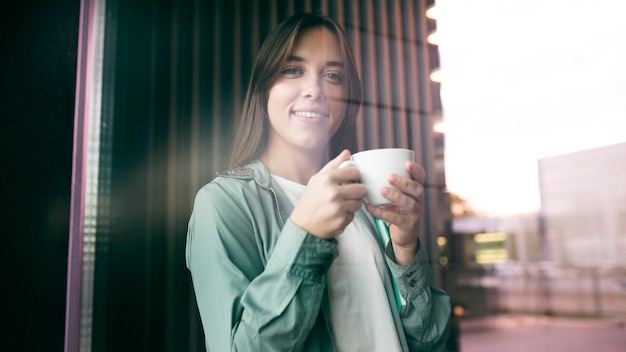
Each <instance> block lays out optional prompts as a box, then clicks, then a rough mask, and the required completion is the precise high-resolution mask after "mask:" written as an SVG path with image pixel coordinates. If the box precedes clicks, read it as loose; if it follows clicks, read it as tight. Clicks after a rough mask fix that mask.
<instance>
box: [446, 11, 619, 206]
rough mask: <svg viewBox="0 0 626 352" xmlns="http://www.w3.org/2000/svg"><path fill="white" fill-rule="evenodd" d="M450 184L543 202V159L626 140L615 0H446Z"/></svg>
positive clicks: (488, 197) (494, 197)
mask: <svg viewBox="0 0 626 352" xmlns="http://www.w3.org/2000/svg"><path fill="white" fill-rule="evenodd" d="M436 11H437V12H436V13H437V18H436V20H437V35H438V41H439V55H440V67H441V77H442V83H441V99H442V104H443V125H444V129H445V133H446V137H445V143H446V151H445V158H446V164H445V166H446V183H447V188H448V190H449V191H450V192H452V193H456V194H458V195H459V196H461V197H462V198H464V199H466V200H467V201H468V202H469V204H470V206H471V207H472V208H473V209H474V210H476V211H478V212H480V213H482V214H484V215H491V216H498V215H512V214H522V213H530V212H534V211H537V210H539V208H540V198H539V186H538V174H537V173H538V171H537V163H538V160H540V159H543V158H546V157H551V156H557V155H562V154H568V153H573V152H577V151H582V150H586V149H592V148H598V147H602V146H608V145H612V144H617V143H624V142H626V21H624V19H623V17H624V11H623V9H622V5H621V1H613V0H594V1H581V0H518V1H516V0H466V1H463V0H437V1H436Z"/></svg>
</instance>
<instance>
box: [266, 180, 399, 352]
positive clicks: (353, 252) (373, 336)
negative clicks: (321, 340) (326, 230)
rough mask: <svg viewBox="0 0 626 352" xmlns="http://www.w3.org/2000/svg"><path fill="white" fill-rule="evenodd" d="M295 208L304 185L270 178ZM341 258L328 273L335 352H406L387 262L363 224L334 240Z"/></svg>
mask: <svg viewBox="0 0 626 352" xmlns="http://www.w3.org/2000/svg"><path fill="white" fill-rule="evenodd" d="M272 177H273V178H274V180H276V181H277V182H278V184H279V185H280V186H281V188H282V189H283V191H284V192H285V194H286V195H287V198H288V199H289V200H290V201H291V202H292V203H293V204H294V205H295V204H296V202H297V201H298V199H300V197H301V196H302V194H303V193H304V190H305V188H306V186H304V185H301V184H299V183H296V182H293V181H290V180H287V179H285V178H282V177H279V176H276V175H272ZM336 239H337V241H338V252H339V255H338V256H337V258H335V260H334V261H333V263H332V265H331V266H330V269H329V271H328V279H327V284H328V294H329V298H330V311H331V320H332V324H333V336H334V339H335V345H336V347H337V351H390V352H392V351H402V348H401V346H400V341H399V340H398V334H397V332H396V328H395V325H394V322H393V316H392V314H391V308H390V305H389V302H388V300H387V295H386V293H385V287H384V285H383V282H384V272H385V270H387V264H386V262H385V258H384V257H383V254H382V253H381V251H380V248H379V247H378V244H377V242H376V240H375V239H374V237H373V236H372V234H370V233H369V231H368V229H367V227H366V225H365V224H363V223H362V222H361V221H358V219H357V218H355V221H352V222H351V223H350V225H348V226H347V227H346V229H345V230H344V232H343V233H342V234H341V235H339V236H336Z"/></svg>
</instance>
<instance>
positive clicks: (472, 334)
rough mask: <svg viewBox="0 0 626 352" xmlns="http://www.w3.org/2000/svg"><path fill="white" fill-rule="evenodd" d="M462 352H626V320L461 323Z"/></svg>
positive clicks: (510, 318)
mask: <svg viewBox="0 0 626 352" xmlns="http://www.w3.org/2000/svg"><path fill="white" fill-rule="evenodd" d="M460 340H461V351H462V352H496V351H497V352H518V351H519V352H522V351H524V352H527V351H532V352H565V351H567V352H578V351H580V352H588V351H597V352H624V351H626V328H625V320H624V319H602V320H600V319H584V318H563V317H545V316H522V315H498V316H494V317H489V318H476V319H465V320H463V321H462V322H461V339H460Z"/></svg>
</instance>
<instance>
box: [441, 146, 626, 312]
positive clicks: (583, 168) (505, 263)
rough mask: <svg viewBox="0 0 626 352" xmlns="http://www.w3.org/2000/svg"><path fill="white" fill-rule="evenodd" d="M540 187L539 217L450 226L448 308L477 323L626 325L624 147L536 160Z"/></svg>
mask: <svg viewBox="0 0 626 352" xmlns="http://www.w3.org/2000/svg"><path fill="white" fill-rule="evenodd" d="M539 181H540V191H541V200H542V208H541V211H540V213H539V214H522V215H514V216H507V217H499V218H487V217H467V218H458V219H454V221H453V222H452V228H451V231H450V235H449V236H448V241H449V243H447V244H446V246H445V248H446V249H445V251H447V253H446V255H447V256H449V257H450V258H449V259H448V260H446V262H447V263H448V264H447V265H446V268H445V269H444V270H443V271H442V272H443V274H444V278H445V282H446V287H449V288H450V291H451V293H452V295H453V299H456V300H458V301H460V302H461V303H463V304H464V305H466V306H467V307H468V308H469V312H470V316H473V317H476V316H482V315H489V314H493V313H497V312H503V311H504V312H510V311H512V312H525V313H539V314H558V315H576V316H605V317H606V316H610V317H615V316H617V317H621V318H623V317H626V257H625V254H626V143H623V144H617V145H612V146H608V147H602V148H597V149H592V150H586V151H581V152H576V153H571V154H566V155H561V156H555V157H551V158H546V159H542V160H539Z"/></svg>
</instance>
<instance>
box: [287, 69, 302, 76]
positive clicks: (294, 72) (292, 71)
mask: <svg viewBox="0 0 626 352" xmlns="http://www.w3.org/2000/svg"><path fill="white" fill-rule="evenodd" d="M283 73H284V74H286V75H288V76H293V75H297V74H298V73H300V70H298V69H297V68H288V69H285V70H284V71H283Z"/></svg>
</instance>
